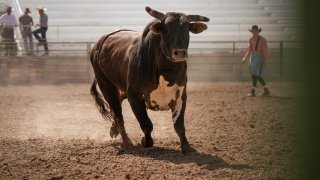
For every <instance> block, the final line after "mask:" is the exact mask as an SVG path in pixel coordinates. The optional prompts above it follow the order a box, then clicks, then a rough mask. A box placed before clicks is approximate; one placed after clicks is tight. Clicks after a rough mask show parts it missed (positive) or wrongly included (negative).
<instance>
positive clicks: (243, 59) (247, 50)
mask: <svg viewBox="0 0 320 180" xmlns="http://www.w3.org/2000/svg"><path fill="white" fill-rule="evenodd" d="M250 51H251V48H250V43H249V45H248V47H247V49H246V53H245V55H244V57H243V58H242V61H241V62H242V63H244V62H245V61H246V60H247V58H248V56H249V54H250Z"/></svg>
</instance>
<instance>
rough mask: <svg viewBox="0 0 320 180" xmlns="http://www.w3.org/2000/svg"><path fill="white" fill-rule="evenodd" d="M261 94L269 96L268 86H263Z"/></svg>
mask: <svg viewBox="0 0 320 180" xmlns="http://www.w3.org/2000/svg"><path fill="white" fill-rule="evenodd" d="M261 96H270V91H269V89H268V88H264V92H263V93H262V94H261Z"/></svg>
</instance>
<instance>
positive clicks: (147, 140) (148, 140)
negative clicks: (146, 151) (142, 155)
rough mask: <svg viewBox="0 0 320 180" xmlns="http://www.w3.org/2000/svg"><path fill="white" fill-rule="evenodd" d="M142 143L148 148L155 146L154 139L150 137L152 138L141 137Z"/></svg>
mask: <svg viewBox="0 0 320 180" xmlns="http://www.w3.org/2000/svg"><path fill="white" fill-rule="evenodd" d="M141 145H142V146H143V147H144V148H148V147H152V146H153V139H152V138H151V137H150V138H144V137H143V138H142V139H141Z"/></svg>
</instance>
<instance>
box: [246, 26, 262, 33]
mask: <svg viewBox="0 0 320 180" xmlns="http://www.w3.org/2000/svg"><path fill="white" fill-rule="evenodd" d="M253 30H256V31H258V32H261V31H262V29H261V28H259V27H258V25H252V27H251V29H248V31H250V32H252V31H253Z"/></svg>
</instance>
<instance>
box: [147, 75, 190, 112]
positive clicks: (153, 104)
mask: <svg viewBox="0 0 320 180" xmlns="http://www.w3.org/2000/svg"><path fill="white" fill-rule="evenodd" d="M168 84H169V82H168V81H166V80H165V79H164V77H163V76H160V78H159V84H158V87H157V88H156V89H155V90H154V91H152V92H151V93H150V100H149V101H150V102H149V103H148V104H149V108H150V109H152V108H153V109H155V110H169V109H170V103H171V102H172V101H176V102H177V105H176V108H175V109H176V110H177V113H178V114H180V110H181V106H182V100H181V95H182V93H183V90H184V86H178V85H177V84H174V85H173V86H168ZM177 91H179V92H178V93H177ZM178 104H180V105H178ZM178 107H180V108H178Z"/></svg>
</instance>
